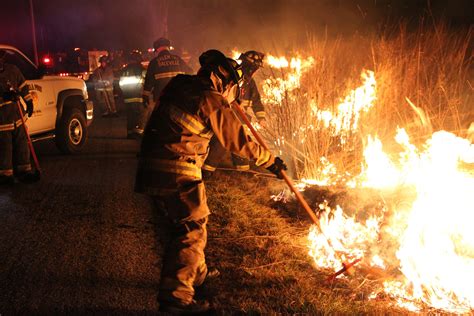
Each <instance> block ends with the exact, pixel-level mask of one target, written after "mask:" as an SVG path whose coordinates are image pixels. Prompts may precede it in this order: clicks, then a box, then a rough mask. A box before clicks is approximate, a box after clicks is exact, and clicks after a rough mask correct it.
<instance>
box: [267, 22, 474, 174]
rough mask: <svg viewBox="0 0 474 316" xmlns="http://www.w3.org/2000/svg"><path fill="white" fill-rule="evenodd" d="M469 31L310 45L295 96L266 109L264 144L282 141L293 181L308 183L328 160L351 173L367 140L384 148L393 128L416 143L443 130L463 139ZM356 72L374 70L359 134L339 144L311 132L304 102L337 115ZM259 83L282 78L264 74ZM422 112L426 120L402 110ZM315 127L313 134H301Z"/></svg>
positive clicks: (471, 103) (468, 99) (403, 32)
mask: <svg viewBox="0 0 474 316" xmlns="http://www.w3.org/2000/svg"><path fill="white" fill-rule="evenodd" d="M471 40H472V29H468V30H458V31H453V30H450V29H448V28H447V27H446V25H445V24H443V23H435V24H429V25H425V24H420V26H419V28H418V30H417V31H410V32H408V31H407V29H406V27H405V25H403V24H400V25H398V26H397V27H395V28H394V29H392V30H389V31H386V33H385V34H383V35H378V36H372V37H369V36H364V37H361V36H358V35H357V36H353V37H352V38H344V39H343V38H340V39H336V40H334V39H327V38H322V39H321V38H316V37H309V40H308V48H306V49H305V48H303V49H299V51H301V56H303V57H304V56H313V57H314V58H315V64H314V67H312V68H311V70H310V71H309V72H307V73H306V75H304V77H303V79H302V82H301V88H300V89H297V90H294V91H291V92H290V91H288V92H287V94H286V98H284V100H283V101H282V102H280V103H277V104H271V103H270V104H267V108H268V111H267V112H268V113H270V120H269V122H268V128H267V130H266V136H267V138H268V139H269V141H273V140H274V139H275V137H276V136H278V137H280V138H281V137H283V138H284V139H285V144H284V145H281V146H279V147H278V149H280V150H281V154H282V155H284V156H285V157H286V158H287V159H286V160H287V161H288V162H289V163H290V165H291V166H292V169H293V171H294V175H295V176H297V177H313V178H314V177H315V176H317V173H318V172H319V170H322V169H324V166H323V165H322V164H321V162H320V160H319V158H320V157H327V158H328V159H329V160H330V161H331V162H332V163H334V164H335V165H336V167H337V169H338V170H339V173H341V172H345V171H349V172H352V173H357V171H358V169H357V168H358V167H359V166H360V163H361V161H362V156H361V152H362V150H361V148H362V144H363V142H364V140H365V138H366V136H367V135H369V134H372V135H375V134H376V135H378V136H379V137H380V138H381V139H382V140H383V141H384V143H387V144H390V141H391V140H392V139H393V136H394V134H395V131H396V127H397V126H400V127H405V128H406V129H407V131H408V132H409V134H410V135H414V138H415V139H414V141H415V143H420V142H422V141H424V140H425V139H426V138H428V137H429V135H430V134H431V132H432V131H436V130H441V129H444V130H448V131H453V132H455V133H458V134H460V135H461V136H465V130H466V129H467V127H468V126H469V123H470V122H471V121H473V120H474V117H473V110H472V109H473V107H474V99H473V93H472V92H473V76H472V75H473V69H472V59H473V57H472V47H470V46H469V45H472V41H471ZM363 69H368V70H373V71H374V72H375V78H376V81H377V101H376V102H375V104H374V107H373V108H372V109H371V110H370V112H368V114H366V115H363V117H362V118H361V121H360V125H359V128H358V129H357V130H353V131H351V133H350V137H349V139H348V141H346V143H345V144H342V143H341V138H340V137H339V136H334V135H332V132H331V130H329V129H325V128H323V127H322V126H321V125H318V122H317V120H316V119H315V117H314V115H312V113H311V111H312V110H311V106H310V104H311V102H313V104H317V106H318V108H320V109H325V110H331V111H332V112H333V113H336V112H337V106H338V104H339V103H340V101H341V98H343V97H344V96H345V95H347V94H348V93H349V92H350V91H351V90H352V89H354V88H356V87H358V86H360V85H361V80H360V74H361V71H362V70H363ZM260 75H261V76H262V77H268V76H281V74H280V73H275V71H271V70H269V69H266V70H264V71H262V73H261V74H260ZM407 98H408V99H409V100H411V101H412V103H413V104H414V106H416V107H417V108H419V109H421V111H420V112H419V113H422V114H424V115H425V116H426V117H427V119H425V122H423V123H422V120H421V118H420V115H419V114H417V113H416V111H414V109H413V107H411V106H410V105H409V104H408V101H407ZM309 125H315V126H316V128H314V129H305V130H304V132H302V133H295V131H298V130H300V129H301V128H305V127H308V126H309Z"/></svg>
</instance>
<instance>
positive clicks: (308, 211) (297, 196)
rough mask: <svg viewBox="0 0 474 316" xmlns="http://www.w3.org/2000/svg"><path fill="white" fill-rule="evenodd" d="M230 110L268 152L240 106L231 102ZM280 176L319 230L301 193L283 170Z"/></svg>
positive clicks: (316, 219) (316, 221)
mask: <svg viewBox="0 0 474 316" xmlns="http://www.w3.org/2000/svg"><path fill="white" fill-rule="evenodd" d="M232 108H234V109H236V110H237V113H239V115H240V117H241V118H242V120H243V121H244V122H245V124H246V125H247V126H248V128H249V129H250V131H251V132H252V134H253V136H254V137H255V139H257V142H258V143H259V144H260V145H261V146H262V147H263V148H265V149H266V150H269V148H268V146H267V144H266V143H265V141H264V140H263V138H262V137H261V136H260V134H259V133H258V132H257V131H256V130H255V128H254V127H253V125H252V123H250V120H249V119H248V117H247V115H246V114H245V112H244V111H243V110H242V108H241V107H240V105H239V104H238V103H237V102H233V103H232ZM281 175H282V178H283V180H285V182H286V184H287V185H288V187H289V188H290V190H291V192H293V193H294V194H295V196H296V199H297V200H298V202H299V203H300V204H301V206H302V207H303V208H304V210H305V211H306V213H308V215H309V217H311V220H312V221H313V222H314V224H316V226H318V228H319V230H320V231H322V230H321V226H320V224H319V219H318V218H317V217H316V215H315V214H314V212H313V211H312V210H311V207H309V205H308V203H307V202H306V200H305V199H304V198H303V195H301V192H300V191H298V189H296V187H295V185H294V184H293V181H291V179H290V177H288V175H287V174H286V172H285V170H282V171H281Z"/></svg>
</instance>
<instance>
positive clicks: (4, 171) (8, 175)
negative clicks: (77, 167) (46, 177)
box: [0, 51, 39, 184]
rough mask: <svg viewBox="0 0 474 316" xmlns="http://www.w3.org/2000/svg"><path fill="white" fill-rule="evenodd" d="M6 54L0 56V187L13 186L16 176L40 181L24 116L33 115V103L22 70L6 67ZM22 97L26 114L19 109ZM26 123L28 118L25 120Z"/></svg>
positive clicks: (0, 53)
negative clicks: (31, 156) (33, 167)
mask: <svg viewBox="0 0 474 316" xmlns="http://www.w3.org/2000/svg"><path fill="white" fill-rule="evenodd" d="M6 55H7V52H5V51H3V52H0V184H13V183H14V182H15V180H14V179H15V178H14V175H15V176H16V177H17V178H18V180H20V181H21V182H26V183H30V182H35V181H38V180H39V173H34V172H33V171H32V168H31V163H30V150H29V148H28V140H27V135H26V132H25V128H24V126H22V124H23V123H22V120H21V116H22V115H24V114H25V113H27V114H28V116H31V115H32V114H33V99H32V96H31V94H30V93H29V89H28V85H27V84H26V82H25V78H24V77H23V74H22V73H21V72H20V70H19V69H18V68H17V67H16V66H15V65H12V64H8V63H6V61H5V59H6V58H7V56H6ZM19 97H22V98H23V100H24V101H25V103H26V111H25V110H24V109H23V107H21V113H20V109H19V108H18V104H17V102H19ZM25 119H26V117H25Z"/></svg>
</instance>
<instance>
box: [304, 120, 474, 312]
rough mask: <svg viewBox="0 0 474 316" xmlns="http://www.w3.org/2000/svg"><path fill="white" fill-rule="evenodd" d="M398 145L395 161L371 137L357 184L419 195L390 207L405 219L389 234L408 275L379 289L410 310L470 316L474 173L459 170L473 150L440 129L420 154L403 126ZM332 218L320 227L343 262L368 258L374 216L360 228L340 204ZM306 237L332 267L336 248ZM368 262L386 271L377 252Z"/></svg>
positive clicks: (319, 259)
mask: <svg viewBox="0 0 474 316" xmlns="http://www.w3.org/2000/svg"><path fill="white" fill-rule="evenodd" d="M396 141H397V143H398V144H399V145H400V146H401V148H402V151H401V152H400V153H399V155H398V159H393V158H391V157H390V156H389V155H387V154H386V153H385V152H384V151H383V148H382V147H383V146H382V143H381V141H380V140H379V139H378V138H376V137H369V139H368V146H367V148H366V149H365V152H364V155H365V165H366V166H365V169H364V170H363V172H362V174H361V175H360V176H359V180H358V183H359V184H361V185H362V186H368V187H372V188H378V189H384V190H386V189H395V188H400V187H405V188H410V190H412V191H413V192H414V193H415V194H416V198H415V199H414V202H413V203H412V205H411V207H409V208H408V209H396V210H394V211H395V212H398V213H402V216H395V217H394V218H393V219H392V225H391V227H390V228H389V229H388V230H387V232H388V233H389V234H390V235H391V236H393V237H394V238H396V240H397V241H398V242H399V244H400V246H399V247H398V250H397V252H396V258H397V259H398V266H399V270H400V272H401V273H402V274H403V276H404V277H405V278H404V280H403V281H399V280H386V281H385V282H384V290H383V291H384V292H385V293H386V294H387V295H389V296H390V297H393V298H394V300H395V301H396V302H397V304H398V305H399V306H401V307H404V308H407V309H408V310H410V311H417V310H421V309H422V307H423V304H427V305H428V306H431V307H434V308H437V309H441V310H445V311H449V312H469V311H470V310H471V309H473V308H474V283H473V282H472V279H473V273H474V230H472V227H471V226H472V223H473V222H474V214H473V210H474V208H473V206H474V194H473V192H474V175H473V174H472V173H469V172H467V171H465V170H462V169H461V168H460V163H469V162H472V161H473V159H472V158H473V157H474V145H473V144H471V143H470V142H469V141H468V140H467V139H463V138H460V137H457V136H455V135H454V134H452V133H448V132H445V131H439V132H436V133H434V134H433V135H432V137H431V138H430V139H429V140H428V141H427V142H426V143H425V144H424V146H422V147H421V149H418V148H417V147H416V146H414V145H412V144H411V143H410V140H409V137H408V134H407V133H406V131H405V130H404V129H399V130H398V133H397V136H396ZM320 209H321V206H320ZM331 212H332V211H331V210H329V211H328V210H326V212H325V214H330V213H331ZM333 213H334V217H333V218H332V219H331V220H330V221H329V222H328V221H327V216H328V215H325V217H322V223H323V225H322V226H323V231H324V234H325V235H326V236H329V238H330V239H331V242H332V243H333V244H334V245H337V246H336V247H335V248H336V251H339V252H342V253H344V254H346V256H347V257H353V256H357V257H362V256H367V255H368V254H370V252H371V251H370V248H371V247H372V246H375V245H376V243H377V239H376V237H377V232H378V231H380V226H379V225H380V224H379V223H380V222H379V219H377V218H373V219H372V221H371V222H367V223H357V222H355V221H354V220H353V219H352V218H346V217H345V216H344V215H343V212H342V209H340V208H339V207H338V208H337V209H336V211H335V212H333ZM333 239H335V240H333ZM308 240H309V242H310V243H311V245H310V255H311V256H313V258H315V263H316V264H317V265H318V266H319V267H325V268H326V267H330V268H333V269H335V270H336V269H337V268H338V262H337V261H335V258H334V255H333V254H332V253H334V251H333V250H332V249H328V248H324V249H322V247H323V246H322V245H324V236H323V235H322V234H321V233H320V232H319V231H316V230H315V229H314V228H312V229H311V231H310V233H309V236H308ZM331 252H332V253H331ZM371 265H375V266H378V267H380V268H384V267H385V262H384V260H383V258H382V257H380V255H378V254H377V255H375V256H373V257H372V259H371ZM375 296H376V295H375Z"/></svg>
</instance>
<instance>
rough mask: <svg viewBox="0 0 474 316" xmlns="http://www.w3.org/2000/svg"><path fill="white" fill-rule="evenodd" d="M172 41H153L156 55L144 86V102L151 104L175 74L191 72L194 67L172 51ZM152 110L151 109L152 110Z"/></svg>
mask: <svg viewBox="0 0 474 316" xmlns="http://www.w3.org/2000/svg"><path fill="white" fill-rule="evenodd" d="M170 46H171V42H170V41H169V40H168V39H166V38H159V39H157V40H156V41H155V42H154V43H153V48H154V49H155V54H156V57H155V58H153V59H152V60H151V61H150V64H149V65H148V69H147V72H146V76H145V84H144V87H143V103H144V105H145V106H148V105H149V104H150V97H151V96H153V100H154V101H155V102H156V100H158V99H159V97H160V94H161V91H162V90H163V88H164V87H165V86H166V85H167V84H168V82H169V81H170V80H171V78H173V77H174V76H176V75H178V74H185V73H187V74H191V73H192V69H191V68H189V66H188V65H187V64H186V63H185V62H184V61H183V60H182V59H181V58H179V57H178V56H176V55H173V54H171V53H170V51H169V50H170ZM150 112H151V111H150Z"/></svg>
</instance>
